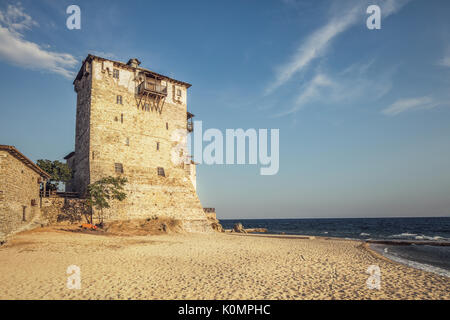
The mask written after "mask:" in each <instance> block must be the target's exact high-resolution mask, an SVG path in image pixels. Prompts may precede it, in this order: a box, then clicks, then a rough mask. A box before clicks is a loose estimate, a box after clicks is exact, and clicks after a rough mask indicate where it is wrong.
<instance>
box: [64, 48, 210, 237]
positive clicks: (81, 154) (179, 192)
mask: <svg viewBox="0 0 450 320" xmlns="http://www.w3.org/2000/svg"><path fill="white" fill-rule="evenodd" d="M139 65H140V61H139V60H138V59H130V60H129V61H128V62H127V63H123V62H119V61H112V60H109V59H105V58H101V57H98V56H94V55H88V56H87V58H86V59H85V60H84V61H83V64H82V66H81V69H80V70H79V72H78V74H77V76H76V78H75V80H74V83H73V84H74V89H75V92H76V93H77V106H76V128H75V151H74V152H71V153H70V154H68V155H67V156H66V157H65V159H66V161H67V164H68V165H69V166H70V167H71V169H72V171H73V179H72V180H71V181H70V182H69V183H67V184H66V191H68V192H76V193H78V194H80V196H83V195H84V194H85V192H86V190H87V186H88V185H89V184H90V183H93V182H95V181H98V180H99V179H101V178H103V177H106V176H124V177H126V178H127V179H128V183H127V185H126V192H127V198H126V199H125V200H124V201H123V202H114V203H113V204H112V206H111V208H110V209H108V210H106V212H105V216H104V218H105V220H107V221H108V220H109V221H111V220H127V219H134V218H150V217H154V216H160V217H162V216H164V217H169V218H174V219H177V220H180V221H182V223H183V226H184V228H185V229H186V230H189V231H202V232H204V231H209V230H211V226H210V224H209V223H208V220H207V218H206V215H205V213H204V212H203V208H202V205H201V203H200V200H199V199H198V196H197V194H196V173H195V172H196V171H195V163H194V162H192V161H185V162H182V163H179V162H177V161H174V155H176V154H177V153H180V155H181V154H183V153H185V150H182V149H179V148H178V142H177V139H178V138H180V137H179V136H180V135H181V138H183V137H184V138H185V137H186V135H187V134H189V133H190V132H191V131H192V130H193V127H192V117H193V115H192V114H191V113H189V112H188V111H187V94H188V89H189V87H191V85H190V84H189V83H186V82H183V81H180V80H176V79H173V78H170V77H168V76H165V75H161V74H158V73H156V72H153V71H150V70H148V69H144V68H141V67H139ZM176 137H178V138H176ZM183 156H184V154H183Z"/></svg>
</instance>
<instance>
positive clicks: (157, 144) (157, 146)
mask: <svg viewBox="0 0 450 320" xmlns="http://www.w3.org/2000/svg"><path fill="white" fill-rule="evenodd" d="M156 150H158V151H159V142H157V143H156Z"/></svg>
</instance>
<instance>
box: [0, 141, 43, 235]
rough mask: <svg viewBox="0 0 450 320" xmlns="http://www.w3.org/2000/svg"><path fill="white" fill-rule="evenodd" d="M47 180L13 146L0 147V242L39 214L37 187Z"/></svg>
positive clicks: (39, 169)
mask: <svg viewBox="0 0 450 320" xmlns="http://www.w3.org/2000/svg"><path fill="white" fill-rule="evenodd" d="M49 178H50V175H49V174H48V173H46V172H45V171H43V170H42V169H41V168H39V167H38V166H37V165H36V164H35V163H33V161H31V160H30V159H28V158H27V157H26V156H24V155H23V154H22V153H21V152H19V150H17V149H16V148H15V147H13V146H7V145H0V240H1V238H4V237H5V236H6V235H8V234H10V233H12V232H14V231H17V230H20V229H21V228H23V227H25V226H26V225H28V224H29V223H30V222H31V221H32V220H33V219H34V218H35V217H36V216H38V215H39V214H40V200H41V199H40V194H39V192H40V184H41V183H44V182H45V181H46V180H47V179H49Z"/></svg>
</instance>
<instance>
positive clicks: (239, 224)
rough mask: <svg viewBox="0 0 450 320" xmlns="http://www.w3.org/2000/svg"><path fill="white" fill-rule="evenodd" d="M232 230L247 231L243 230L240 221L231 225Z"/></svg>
mask: <svg viewBox="0 0 450 320" xmlns="http://www.w3.org/2000/svg"><path fill="white" fill-rule="evenodd" d="M233 232H237V233H247V231H245V229H244V226H243V225H242V223H240V222H238V223H236V224H235V225H234V227H233Z"/></svg>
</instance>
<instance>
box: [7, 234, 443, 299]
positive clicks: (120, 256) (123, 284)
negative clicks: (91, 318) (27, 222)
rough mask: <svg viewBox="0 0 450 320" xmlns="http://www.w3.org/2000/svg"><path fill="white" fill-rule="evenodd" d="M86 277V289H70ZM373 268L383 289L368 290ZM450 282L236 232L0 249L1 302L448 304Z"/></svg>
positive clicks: (375, 259)
mask: <svg viewBox="0 0 450 320" xmlns="http://www.w3.org/2000/svg"><path fill="white" fill-rule="evenodd" d="M70 265H77V266H79V267H80V269H81V289H79V290H77V289H68V288H67V286H66V283H67V277H68V276H69V275H68V274H66V270H67V267H68V266H70ZM370 265H378V266H379V267H380V270H381V288H380V290H377V289H368V288H367V285H366V280H367V279H368V277H369V274H367V273H366V270H367V268H368V267H369V266H370ZM449 280H450V279H449V278H445V277H442V276H438V275H435V274H432V273H428V272H424V271H420V270H416V269H412V268H409V267H406V266H403V265H400V264H397V263H393V262H390V261H388V260H386V259H383V258H382V257H380V256H377V255H376V254H374V253H373V252H370V251H369V250H368V249H367V248H365V247H364V246H363V245H362V243H361V242H358V241H349V240H339V239H326V238H316V239H298V238H280V237H276V238H272V237H266V236H249V235H232V234H219V233H217V234H212V235H202V234H169V235H157V236H117V235H96V234H84V233H77V232H70V231H64V230H61V228H55V227H52V228H50V227H49V228H40V229H36V230H34V231H28V232H24V233H21V234H18V235H16V236H15V237H14V238H13V239H12V240H11V241H10V242H8V243H6V244H4V245H3V246H1V247H0V299H450V281H449Z"/></svg>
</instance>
